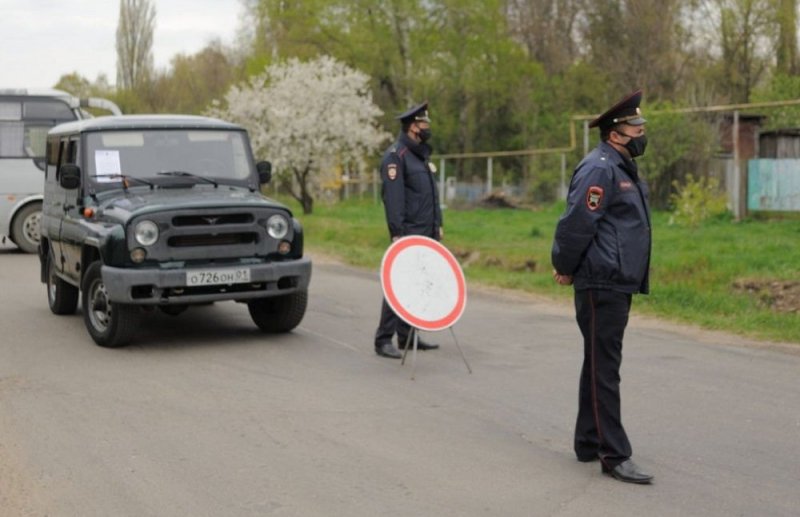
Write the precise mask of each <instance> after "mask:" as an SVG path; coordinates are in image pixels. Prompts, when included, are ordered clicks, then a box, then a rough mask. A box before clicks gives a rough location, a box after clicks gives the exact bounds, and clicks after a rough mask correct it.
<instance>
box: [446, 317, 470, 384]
mask: <svg viewBox="0 0 800 517" xmlns="http://www.w3.org/2000/svg"><path fill="white" fill-rule="evenodd" d="M450 334H452V335H453V341H455V342H456V348H458V351H459V352H460V353H461V359H463V360H464V364H465V365H466V366H467V371H468V372H469V373H472V368H470V367H469V363H468V362H467V357H466V356H465V355H464V351H463V350H461V345H459V344H458V339H456V333H455V332H453V327H450Z"/></svg>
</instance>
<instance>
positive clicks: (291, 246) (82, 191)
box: [39, 115, 311, 347]
mask: <svg viewBox="0 0 800 517" xmlns="http://www.w3.org/2000/svg"><path fill="white" fill-rule="evenodd" d="M46 153H47V156H46V170H45V193H44V206H43V217H42V223H41V242H40V247H39V257H40V261H41V279H42V282H44V283H46V284H47V299H48V303H49V305H50V310H51V311H52V312H53V313H55V314H72V313H74V312H75V310H76V308H77V305H78V300H79V296H80V301H81V308H82V311H83V318H84V321H85V323H86V328H87V329H88V331H89V334H90V335H91V336H92V338H93V339H94V340H95V342H96V343H97V344H98V345H101V346H106V347H117V346H122V345H125V344H127V343H128V342H129V341H130V340H131V338H132V336H133V335H134V332H135V331H136V328H137V326H138V324H139V323H140V322H141V321H142V318H143V317H146V315H147V314H148V310H147V309H150V311H152V309H153V308H155V307H158V308H159V309H161V310H162V311H164V312H166V313H168V314H179V313H180V312H182V311H183V310H185V309H186V308H187V307H188V306H190V305H196V304H208V303H209V302H216V301H222V300H233V301H237V302H243V303H247V307H248V309H249V312H250V316H251V317H252V319H253V321H254V322H255V324H256V325H257V326H258V327H259V328H260V329H261V330H263V331H265V332H287V331H290V330H292V329H293V328H295V327H296V326H297V325H298V324H299V323H300V321H301V320H302V319H303V316H304V314H305V311H306V304H307V300H308V284H309V280H310V278H311V261H310V260H309V259H308V258H306V257H304V256H303V231H302V227H301V226H300V223H299V222H298V221H297V220H296V219H294V218H293V217H292V214H291V212H290V211H289V210H288V209H287V208H286V207H285V206H283V205H281V204H279V203H276V202H274V201H272V200H270V199H268V198H265V197H264V196H262V194H261V192H260V187H261V185H262V184H263V183H266V182H268V181H269V179H270V175H271V170H270V169H271V167H270V164H269V162H259V163H255V162H254V160H253V156H252V152H251V149H250V143H249V140H248V137H247V133H246V131H245V130H244V129H243V128H242V127H240V126H237V125H234V124H230V123H227V122H223V121H220V120H216V119H211V118H204V117H193V116H158V115H145V116H116V117H101V118H96V119H90V120H83V121H77V122H70V123H66V124H61V125H59V126H56V127H55V128H53V129H51V130H50V131H49V132H48V137H47V150H46Z"/></svg>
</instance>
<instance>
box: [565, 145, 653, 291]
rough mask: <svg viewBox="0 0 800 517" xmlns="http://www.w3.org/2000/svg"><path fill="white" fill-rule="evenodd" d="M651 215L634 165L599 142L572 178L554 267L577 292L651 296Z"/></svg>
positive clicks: (645, 191)
mask: <svg viewBox="0 0 800 517" xmlns="http://www.w3.org/2000/svg"><path fill="white" fill-rule="evenodd" d="M650 239H651V230H650V210H649V208H648V205H647V185H646V183H645V182H644V181H643V180H641V179H640V178H639V174H638V171H637V167H636V162H634V161H633V160H630V159H628V158H626V157H623V156H622V155H621V154H620V153H619V152H617V151H616V150H615V149H614V148H613V147H612V146H611V145H609V144H608V143H606V142H601V143H600V145H598V146H597V147H596V148H595V149H594V150H593V151H592V152H590V153H589V154H588V155H586V157H585V158H584V159H583V161H581V163H580V164H579V165H578V167H577V168H576V169H575V172H574V174H573V175H572V181H571V182H570V186H569V194H568V196H567V209H566V211H565V212H564V214H563V215H562V216H561V219H559V221H558V226H557V227H556V235H555V240H554V242H553V250H552V261H553V266H554V267H555V269H556V271H557V272H558V273H560V274H562V275H573V277H574V282H575V284H574V285H575V289H576V290H583V289H610V290H613V291H621V292H625V293H636V292H639V293H645V294H646V293H648V292H649V269H650V249H651V245H650Z"/></svg>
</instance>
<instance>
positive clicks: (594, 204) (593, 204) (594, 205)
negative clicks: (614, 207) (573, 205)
mask: <svg viewBox="0 0 800 517" xmlns="http://www.w3.org/2000/svg"><path fill="white" fill-rule="evenodd" d="M602 204H603V187H599V186H597V185H592V186H591V187H589V190H588V191H587V192H586V207H587V208H588V209H589V210H592V211H595V210H597V209H598V208H600V206H601V205H602Z"/></svg>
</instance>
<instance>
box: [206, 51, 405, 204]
mask: <svg viewBox="0 0 800 517" xmlns="http://www.w3.org/2000/svg"><path fill="white" fill-rule="evenodd" d="M208 113H209V114H210V115H211V116H216V117H219V118H223V119H226V120H231V121H234V122H237V123H239V124H242V125H243V126H245V127H246V128H247V129H248V131H249V133H250V138H251V140H252V143H253V147H254V148H255V150H256V153H257V154H259V155H261V156H267V157H269V158H270V159H271V161H272V163H273V168H274V170H275V175H276V177H277V178H279V179H282V180H283V181H284V183H286V184H287V185H288V184H290V183H291V186H290V192H291V194H292V196H293V197H294V198H295V199H297V200H298V201H299V202H300V203H301V204H302V206H303V213H305V214H310V213H312V211H313V206H314V191H315V188H316V186H317V183H318V179H319V175H320V174H321V173H323V172H324V171H326V170H332V169H335V168H336V167H337V166H342V167H343V168H348V169H349V168H351V167H352V166H353V165H354V164H356V165H360V164H361V163H362V161H363V158H364V156H366V155H369V154H374V153H376V152H377V149H378V146H379V145H380V144H381V143H382V142H384V141H385V140H386V139H387V138H388V136H389V135H388V134H386V133H384V132H382V131H381V130H380V129H379V128H378V122H377V121H378V119H379V117H380V116H381V115H382V114H383V112H382V111H381V110H380V109H379V108H378V107H377V106H376V105H375V104H374V103H373V102H372V93H371V91H370V88H369V77H368V76H367V75H366V74H364V73H362V72H360V71H357V70H355V69H352V68H350V67H348V66H347V65H344V64H343V63H341V62H339V61H336V60H335V59H333V58H331V57H328V56H322V57H318V58H316V59H313V60H310V61H307V62H301V61H300V60H298V59H296V58H293V59H289V60H288V61H286V62H285V63H278V64H274V65H271V66H268V67H267V68H266V69H265V70H264V72H263V73H262V74H260V75H257V76H255V77H253V78H252V79H251V80H250V82H249V83H248V84H246V85H244V86H241V87H239V86H234V87H232V88H231V89H230V90H229V91H228V93H227V94H226V95H225V98H224V102H222V103H219V102H215V104H214V106H213V107H212V108H211V109H210V110H209V111H208Z"/></svg>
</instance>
